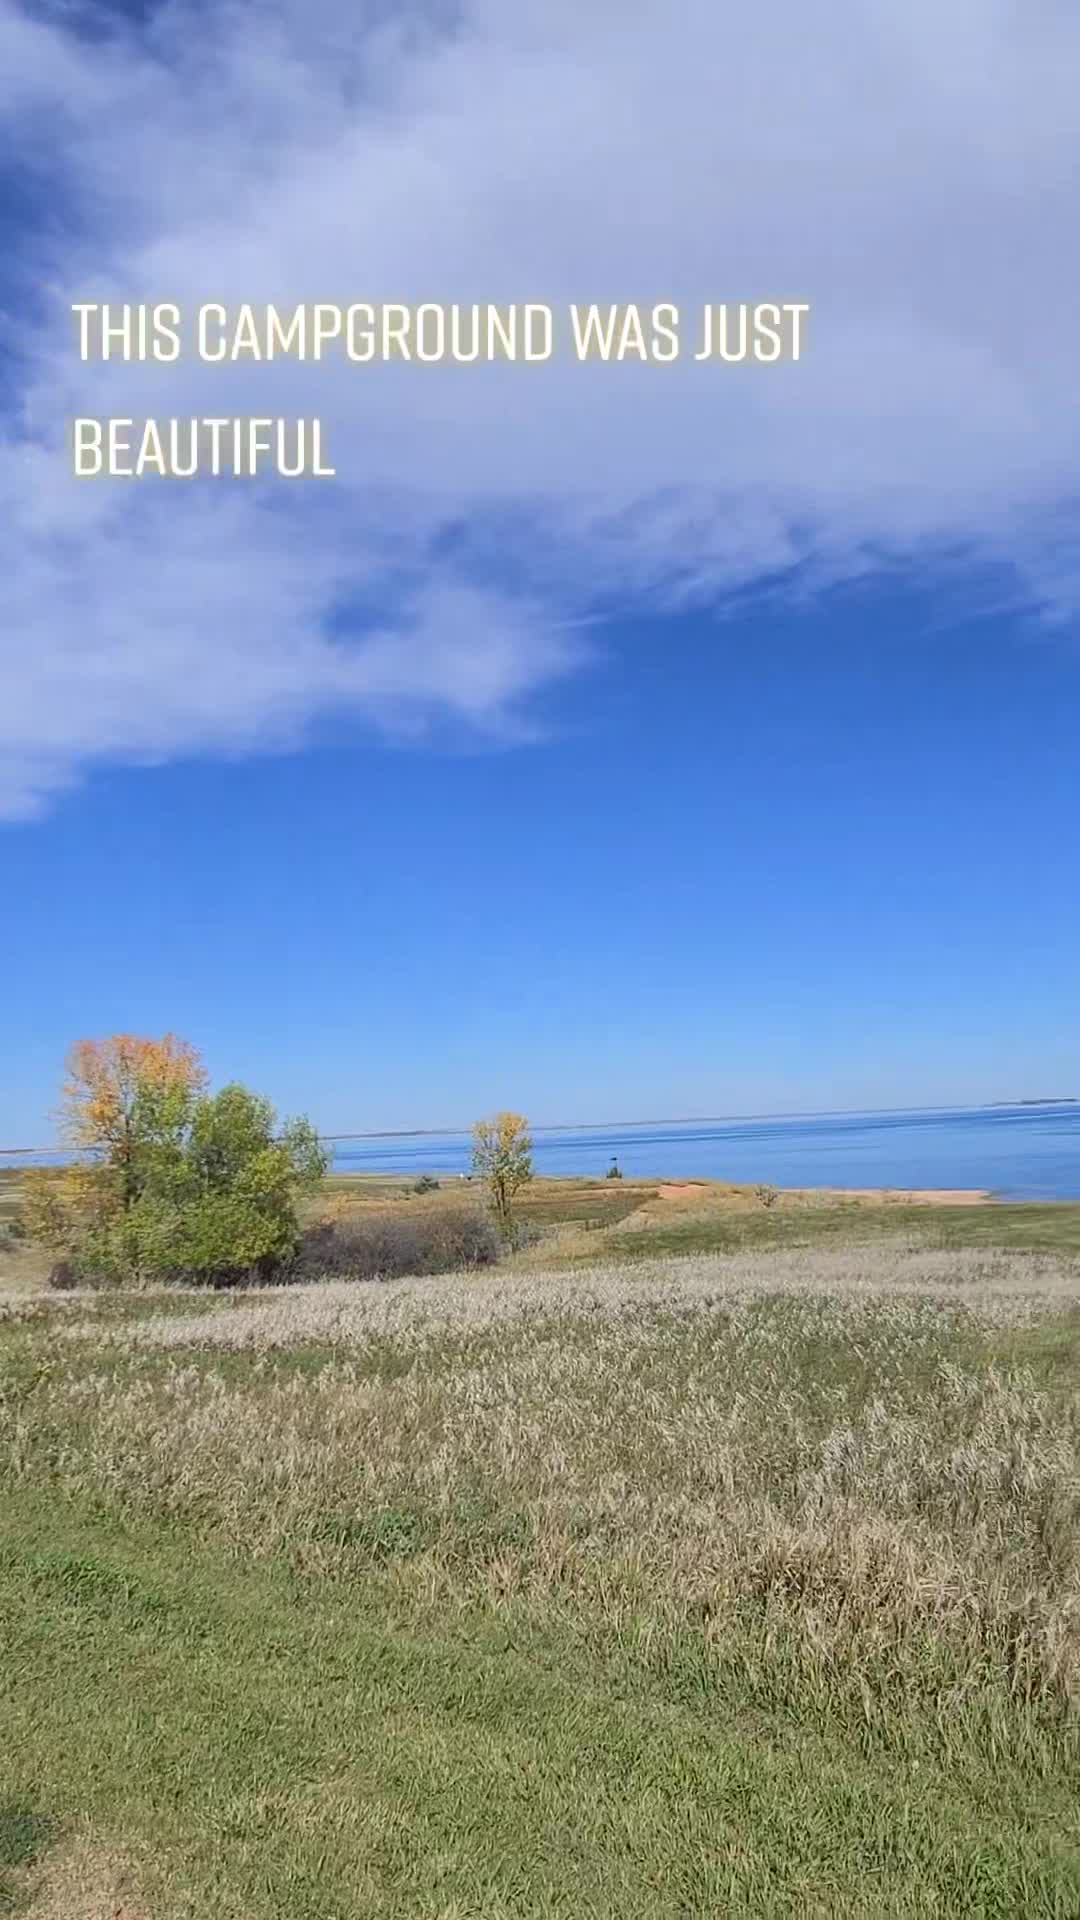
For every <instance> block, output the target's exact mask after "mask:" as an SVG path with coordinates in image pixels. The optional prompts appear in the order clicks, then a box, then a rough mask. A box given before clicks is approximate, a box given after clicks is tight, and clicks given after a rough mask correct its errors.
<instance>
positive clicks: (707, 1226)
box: [582, 1202, 1080, 1260]
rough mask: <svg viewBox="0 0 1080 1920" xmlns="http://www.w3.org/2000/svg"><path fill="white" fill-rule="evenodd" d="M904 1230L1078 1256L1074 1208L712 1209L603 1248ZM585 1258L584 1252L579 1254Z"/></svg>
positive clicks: (931, 1242) (680, 1247) (1079, 1218)
mask: <svg viewBox="0 0 1080 1920" xmlns="http://www.w3.org/2000/svg"><path fill="white" fill-rule="evenodd" d="M900 1234H904V1235H908V1236H910V1237H911V1238H912V1239H913V1240H917V1241H918V1242H919V1243H920V1244H922V1245H925V1246H933V1247H944V1248H949V1247H987V1248H1016V1249H1017V1250H1018V1251H1024V1252H1048V1253H1065V1254H1069V1255H1074V1254H1075V1255H1080V1206H1077V1205H1074V1204H1072V1203H1067V1202H1058V1203H1054V1204H1048V1205H1040V1206H1020V1205H1015V1206H1014V1205H1003V1206H993V1205H979V1206H970V1207H965V1206H959V1207H954V1206H945V1207H941V1206H933V1205H930V1206H921V1205H919V1206H905V1205H903V1204H902V1203H894V1204H891V1205H889V1206H882V1207H874V1206H865V1205H863V1204H861V1203H856V1202H847V1203H844V1202H841V1203H840V1204H838V1205H834V1206H822V1207H806V1208H792V1209H791V1210H790V1211H788V1210H786V1209H784V1208H783V1207H776V1208H768V1209H767V1208H761V1209H760V1210H759V1211H753V1210H751V1209H749V1208H746V1209H735V1208H732V1209H731V1210H730V1211H728V1210H718V1211H717V1213H716V1214H715V1215H713V1216H712V1217H709V1216H705V1215H695V1216H692V1217H690V1218H686V1219H679V1218H678V1217H677V1216H676V1217H675V1218H673V1219H672V1220H671V1221H670V1222H666V1221H665V1222H661V1223H660V1224H658V1225H656V1226H651V1227H649V1228H648V1229H647V1230H645V1231H642V1232H640V1233H639V1232H636V1231H634V1232H629V1233H624V1234H619V1233H617V1232H616V1233H611V1234H608V1235H606V1236H605V1249H606V1253H607V1254H609V1255H610V1256H611V1257H612V1258H613V1259H618V1260H632V1259H646V1258H648V1259H651V1258H653V1257H655V1256H656V1255H659V1254H691V1253H736V1252H741V1251H742V1250H743V1249H745V1248H761V1249H768V1248H771V1247H816V1246H824V1245H829V1244H833V1245H843V1244H845V1243H846V1242H850V1241H854V1240H872V1239H873V1238H875V1237H888V1238H895V1237H896V1236H897V1235H900ZM582 1257H588V1256H582Z"/></svg>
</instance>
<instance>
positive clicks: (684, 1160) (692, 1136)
mask: <svg viewBox="0 0 1080 1920" xmlns="http://www.w3.org/2000/svg"><path fill="white" fill-rule="evenodd" d="M533 1140H534V1155H533V1159H534V1165H535V1167H536V1171H537V1173H539V1174H544V1173H547V1174H591V1175H593V1176H596V1175H600V1174H604V1173H606V1172H607V1169H608V1167H609V1166H610V1164H611V1160H612V1158H613V1157H615V1158H616V1159H617V1160H618V1163H619V1166H620V1167H621V1169H622V1171H623V1173H624V1174H626V1175H627V1176H628V1177H630V1176H640V1177H644V1178H653V1177H663V1178H666V1179H684V1180H734V1181H739V1182H743V1181H748V1182H757V1181H762V1182H769V1183H771V1184H772V1185H774V1186H777V1187H980V1188H989V1189H990V1190H991V1191H992V1192H994V1193H996V1194H997V1195H998V1196H999V1197H1000V1198H1002V1199H1007V1200H1080V1104H1075V1105H1074V1104H1073V1103H1071V1102H1068V1103H1065V1102H1063V1103H1061V1104H1060V1105H1053V1106H1029V1107H975V1108H970V1107H969V1108H951V1109H934V1110H925V1111H918V1112H911V1111H904V1112H894V1113H821V1114H787V1115H780V1116H775V1117H769V1116H765V1117H760V1118H757V1119H754V1118H741V1119H740V1118H732V1119H728V1120H696V1121H695V1120H692V1121H686V1122H683V1123H680V1124H678V1125H665V1124H663V1123H660V1124H656V1125H650V1124H648V1123H643V1124H640V1125H635V1126H600V1127H574V1128H566V1127H561V1128H544V1127H536V1128H534V1129H533ZM469 1159H470V1147H469V1139H468V1136H467V1135H466V1134H457V1133H444V1134H428V1135H416V1134H413V1135H393V1134H381V1135H377V1136H370V1137H368V1138H365V1139H363V1140H355V1141H342V1142H341V1143H340V1144H339V1145H338V1146H337V1147H336V1150H335V1154H334V1166H335V1168H336V1169H337V1171H339V1172H341V1173H350V1172H351V1173H400V1174H403V1175H404V1174H410V1175H412V1176H413V1177H414V1178H415V1177H416V1176H418V1175H419V1174H421V1173H430V1174H433V1175H436V1176H438V1175H440V1174H455V1173H464V1172H467V1170H468V1167H469Z"/></svg>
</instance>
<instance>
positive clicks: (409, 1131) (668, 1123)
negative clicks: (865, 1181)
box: [0, 1094, 1080, 1159]
mask: <svg viewBox="0 0 1080 1920" xmlns="http://www.w3.org/2000/svg"><path fill="white" fill-rule="evenodd" d="M1077 1104H1080V1102H1078V1099H1077V1096H1076V1095H1075V1094H1063V1095H1060V1096H1058V1097H1057V1098H1055V1099H1032V1098H1031V1097H1030V1096H1028V1097H1026V1098H1024V1099H1020V1100H979V1101H976V1102H975V1103H974V1104H970V1103H962V1102H961V1103H957V1102H951V1103H948V1104H946V1105H944V1106H930V1107H927V1106H921V1105H918V1106H909V1107H787V1108H782V1109H780V1110H779V1111H775V1110H774V1111H772V1112H767V1113H712V1114H685V1115H683V1116H681V1117H679V1118H675V1119H671V1118H668V1119H646V1120H536V1121H528V1122H527V1123H526V1124H527V1125H528V1126H529V1128H530V1131H532V1132H533V1133H599V1132H605V1131H611V1130H612V1129H615V1128H619V1127H715V1126H719V1125H720V1124H721V1123H723V1122H727V1121H732V1120H830V1119H836V1120H842V1119H850V1118H852V1117H855V1116H858V1115H862V1114H865V1115H867V1116H870V1115H872V1114H884V1115H888V1114H893V1113H987V1112H990V1111H992V1110H994V1109H996V1108H1003V1107H1025V1106H1026V1107H1068V1106H1076V1105H1077ZM475 1124H476V1123H475V1122H474V1121H469V1122H467V1123H466V1124H465V1125H464V1126H456V1127H373V1128H368V1129H366V1130H365V1131H363V1132H360V1133H320V1134H319V1135H318V1138H319V1139H320V1140H321V1141H325V1142H326V1143H327V1144H328V1145H335V1144H337V1143H338V1142H340V1141H343V1140H436V1139H440V1138H442V1137H444V1136H446V1135H449V1134H456V1135H463V1136H468V1135H469V1134H470V1133H471V1132H472V1130H473V1126H474V1125H475ZM93 1151H94V1149H93V1148H92V1147H83V1148H79V1147H66V1146H65V1145H64V1144H63V1142H61V1141H56V1142H54V1143H53V1144H52V1145H49V1146H42V1147H0V1158H11V1159H15V1158H18V1157H19V1156H21V1155H24V1154H37V1153H79V1152H83V1153H92V1152H93Z"/></svg>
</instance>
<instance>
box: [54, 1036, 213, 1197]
mask: <svg viewBox="0 0 1080 1920" xmlns="http://www.w3.org/2000/svg"><path fill="white" fill-rule="evenodd" d="M205 1088H206V1069H205V1067H204V1066H203V1063H202V1060H201V1059H200V1057H199V1054H198V1053H197V1052H196V1050H195V1048H194V1047H192V1046H189V1044H188V1042H187V1041H186V1040H178V1039H177V1037H176V1035H175V1034H172V1033H167V1034H165V1036H164V1038H163V1039H161V1040H144V1039H142V1038H141V1037H140V1036H139V1035H138V1034H134V1033H114V1034H112V1035H110V1037H109V1038H108V1039H107V1040H79V1041H77V1042H76V1043H75V1045H74V1046H73V1047H72V1049H71V1051H70V1053H69V1054H68V1059H67V1078H66V1079H65V1081H64V1087H63V1092H62V1094H61V1102H62V1107H61V1114H60V1124H61V1128H62V1132H63V1138H64V1140H65V1143H66V1144H67V1145H68V1146H70V1147H76V1148H80V1149H82V1150H83V1151H86V1150H89V1151H91V1152H98V1153H100V1154H101V1155H102V1156H103V1158H104V1161H105V1163H106V1164H107V1166H108V1167H109V1169H110V1171H111V1173H112V1174H113V1177H114V1180H115V1183H116V1186H117V1189H118V1197H119V1199H120V1202H121V1205H122V1206H124V1207H125V1208H127V1207H131V1206H134V1204H135V1202H136V1200H137V1199H138V1198H139V1195H140V1194H141V1193H142V1192H143V1191H144V1189H145V1188H146V1186H147V1183H148V1182H149V1180H150V1179H151V1178H153V1177H154V1176H155V1175H156V1174H158V1173H159V1172H160V1170H161V1167H162V1163H163V1161H164V1160H166V1159H167V1158H168V1156H170V1155H174V1154H176V1153H177V1152H178V1151H179V1148H180V1145H181V1142H182V1141H183V1138H184V1133H185V1130H186V1128H187V1126H188V1124H189V1122H190V1120H191V1114H192V1109H193V1107H194V1105H195V1102H196V1100H197V1099H198V1097H199V1095H200V1094H201V1093H203V1092H204V1091H205Z"/></svg>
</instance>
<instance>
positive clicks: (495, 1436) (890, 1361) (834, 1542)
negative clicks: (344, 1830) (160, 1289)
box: [0, 1243, 1080, 1753]
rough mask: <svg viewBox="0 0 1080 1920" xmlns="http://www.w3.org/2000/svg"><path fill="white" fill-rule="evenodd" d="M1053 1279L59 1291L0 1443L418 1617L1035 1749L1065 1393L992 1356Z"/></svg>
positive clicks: (24, 1474)
mask: <svg viewBox="0 0 1080 1920" xmlns="http://www.w3.org/2000/svg"><path fill="white" fill-rule="evenodd" d="M1078 1295H1080V1279H1078V1274H1077V1269H1076V1267H1075V1266H1074V1265H1072V1264H1071V1263H1068V1262H1064V1261H1060V1260H1058V1259H1056V1258H1054V1257H1034V1256H1032V1257H1021V1256H1016V1255H995V1254H986V1253H978V1252H972V1253H940V1252H928V1251H926V1250H925V1249H919V1248H912V1247H905V1246H903V1245H895V1246H892V1247H884V1246H882V1245H881V1244H880V1243H878V1244H876V1245H875V1246H874V1247H873V1248H872V1249H866V1250H860V1249H858V1248H849V1249H846V1250H844V1251H843V1252H831V1251H830V1252H815V1253H812V1254H811V1253H807V1252H800V1253H791V1254H784V1255H780V1254H775V1253H774V1254H768V1255H760V1256H755V1255H746V1256H739V1257H735V1258H730V1259H726V1258H720V1257H715V1256H714V1257H702V1258H698V1259H690V1260H683V1261H671V1260H669V1261H663V1262H658V1263H655V1264H654V1265H641V1266H635V1267H634V1268H631V1269H619V1268H597V1269H594V1270H591V1271H588V1272H584V1273H583V1272H580V1271H579V1272H575V1273H572V1274H563V1275H559V1274H554V1275H537V1274H523V1273H519V1274H514V1273H501V1274H498V1275H496V1276H494V1277H492V1278H474V1279H467V1280H450V1281H447V1280H441V1281H432V1280H417V1281H409V1282H402V1283H397V1284H394V1285H383V1286H380V1285H372V1286H352V1287H350V1286H345V1285H339V1284H338V1285H326V1286H321V1287H312V1288H307V1289H283V1290H280V1291H277V1292H274V1291H268V1292H266V1293H265V1294H260V1295H258V1296H257V1297H254V1298H250V1297H249V1298H247V1299H242V1300H234V1299H228V1300H224V1301H220V1302H216V1303H214V1304H213V1305H212V1306H210V1307H203V1308H200V1309H198V1310H195V1303H194V1302H193V1301H192V1300H190V1299H187V1300H184V1301H178V1302H176V1303H175V1306H176V1307H177V1308H179V1309H180V1310H179V1311H168V1312H166V1311H161V1312H151V1313H150V1314H149V1316H147V1315H145V1314H143V1315H141V1316H140V1317H136V1318H126V1317H118V1316H117V1315H116V1314H115V1312H113V1311H111V1310H109V1311H105V1310H101V1311H98V1310H97V1309H96V1308H94V1307H93V1306H91V1307H90V1308H87V1305H86V1302H85V1299H84V1300H83V1301H82V1302H81V1307H80V1310H79V1311H78V1312H77V1313H73V1312H72V1311H71V1308H70V1305H67V1304H65V1305H64V1306H63V1308H62V1310H61V1312H60V1313H58V1314H57V1317H56V1320H55V1322H54V1323H53V1326H54V1330H53V1332H52V1334H51V1336H50V1339H51V1346H50V1354H51V1360H50V1361H49V1363H48V1364H47V1365H46V1367H45V1370H44V1372H43V1373H42V1374H41V1375H40V1377H35V1380H34V1383H33V1385H32V1386H31V1388H30V1389H28V1390H23V1391H21V1392H19V1393H16V1394H12V1395H11V1396H10V1397H9V1399H8V1400H6V1401H5V1402H4V1404H3V1406H2V1408H0V1443H2V1445H3V1448H4V1452H5V1457H6V1459H7V1462H8V1469H7V1470H8V1472H9V1473H10V1474H11V1475H13V1476H14V1478H15V1479H16V1480H17V1481H21V1482H23V1483H28V1484H32V1483H34V1482H35V1481H38V1480H40V1479H42V1478H43V1477H44V1478H46V1479H47V1480H48V1482H49V1483H50V1486H51V1487H52V1488H53V1489H54V1490H61V1491H65V1492H68V1493H71V1494H73V1495H77V1496H79V1497H80V1498H86V1497H87V1496H89V1497H90V1498H92V1499H93V1501H94V1502H95V1503H101V1502H104V1503H105V1504H106V1505H107V1506H109V1507H110V1508H112V1509H115V1510H118V1511H120V1512H123V1513H126V1514H129V1515H139V1514H153V1515H155V1516H156V1517H158V1518H168V1519H169V1520H172V1521H176V1522H178V1523H182V1525H183V1527H184V1528H185V1530H186V1531H189V1532H191V1533H193V1534H194V1535H196V1536H201V1537H204V1538H213V1539H214V1540H216V1541H218V1542H224V1543H227V1544H228V1545H229V1546H231V1548H232V1549H233V1550H234V1551H235V1552H236V1553H237V1554H241V1555H245V1556H247V1555H252V1556H266V1555H270V1554H281V1553H284V1554H286V1555H288V1556H289V1557H290V1558H291V1559H292V1561H293V1564H294V1565H295V1566H296V1568H297V1569H298V1570H300V1571H302V1572H305V1573H311V1572H314V1573H318V1574H320V1575H322V1576H329V1577H349V1578H354V1577H357V1576H358V1575H361V1574H362V1575H363V1577H364V1578H365V1579H367V1580H368V1581H377V1582H381V1583H383V1586H384V1588H385V1594H386V1601H387V1605H388V1606H389V1607H392V1608H395V1609H401V1608H407V1609H408V1610H409V1613H410V1615H411V1616H412V1617H420V1616H423V1615H425V1614H428V1615H430V1614H434V1613H439V1614H441V1615H444V1616H445V1613H446V1610H447V1609H450V1610H451V1612H457V1613H459V1614H460V1613H464V1612H467V1611H468V1610H470V1609H476V1608H483V1609H484V1610H486V1611H490V1610H491V1609H495V1610H496V1612H497V1613H499V1614H501V1615H502V1616H504V1617H506V1618H507V1619H511V1618H519V1619H522V1620H528V1621H529V1622H530V1623H532V1624H533V1625H537V1624H539V1625H543V1623H545V1622H548V1623H550V1624H555V1623H558V1624H559V1625H560V1626H561V1627H563V1628H570V1629H571V1630H572V1631H573V1632H574V1633H576V1634H580V1635H584V1636H585V1637H586V1638H587V1639H588V1640H589V1641H590V1643H592V1644H594V1645H606V1646H609V1647H610V1648H612V1649H613V1650H615V1651H616V1652H617V1653H619V1654H621V1655H623V1656H625V1655H626V1654H628V1653H631V1654H632V1656H633V1658H634V1660H636V1661H642V1660H644V1661H645V1662H646V1663H650V1664H654V1665H659V1666H664V1667H666V1668H667V1669H668V1670H670V1669H671V1668H672V1666H673V1664H674V1663H678V1662H686V1661H690V1664H691V1667H692V1670H693V1672H694V1674H695V1676H696V1678H695V1681H694V1684H695V1685H697V1684H701V1685H706V1686H709V1685H714V1684H715V1685H727V1686H729V1687H735V1688H736V1689H737V1690H738V1691H739V1694H740V1697H743V1698H746V1699H749V1700H751V1701H757V1702H759V1703H761V1704H767V1705H769V1706H770V1707H775V1706H776V1705H777V1704H780V1705H781V1706H782V1705H783V1704H784V1703H785V1702H788V1703H789V1704H790V1705H791V1707H792V1710H793V1711H794V1710H798V1711H799V1712H800V1713H805V1712H806V1710H807V1703H808V1702H811V1703H813V1702H815V1701H816V1702H817V1704H818V1706H820V1708H821V1709H822V1710H823V1711H824V1710H828V1711H832V1710H839V1711H842V1712H843V1713H845V1714H847V1715H849V1716H850V1715H854V1716H855V1718H856V1719H859V1718H860V1717H861V1718H863V1719H865V1722H866V1724H867V1725H868V1726H872V1725H873V1724H875V1723H878V1722H881V1721H882V1719H883V1718H888V1719H889V1721H890V1725H891V1727H892V1731H893V1734H894V1736H897V1737H900V1736H902V1735H904V1731H905V1729H906V1730H907V1732H908V1733H909V1734H910V1736H911V1738H912V1739H916V1738H920V1739H921V1738H923V1737H925V1735H926V1730H927V1728H928V1727H929V1728H930V1729H931V1730H933V1729H934V1728H936V1730H937V1735H939V1736H940V1737H941V1738H942V1739H944V1740H946V1741H947V1740H948V1738H949V1726H950V1716H955V1715H961V1716H964V1717H965V1720H966V1722H967V1723H968V1724H969V1726H970V1723H971V1722H972V1720H973V1718H974V1719H975V1720H978V1722H979V1723H980V1724H981V1725H982V1726H983V1727H984V1729H985V1735H986V1738H987V1739H989V1740H990V1742H991V1743H992V1744H993V1743H995V1742H996V1743H998V1744H999V1745H1000V1746H1001V1747H1002V1748H1005V1747H1008V1748H1009V1749H1010V1750H1013V1751H1016V1750H1022V1751H1027V1750H1030V1751H1031V1752H1032V1753H1034V1752H1036V1751H1037V1750H1038V1746H1039V1742H1041V1741H1045V1740H1046V1739H1052V1740H1053V1741H1058V1740H1060V1739H1062V1738H1064V1739H1067V1740H1070V1741H1071V1740H1073V1739H1074V1738H1075V1721H1074V1709H1075V1705H1076V1696H1077V1686H1078V1674H1080V1669H1078V1655H1080V1403H1078V1401H1077V1398H1076V1396H1075V1394H1071V1393H1060V1392H1051V1391H1050V1390H1049V1389H1048V1388H1046V1387H1045V1386H1043V1385H1040V1384H1039V1383H1038V1382H1037V1380H1036V1377H1035V1375H1034V1374H1033V1373H1032V1372H1031V1370H1030V1369H1029V1368H1028V1367H1027V1366H1025V1365H1022V1364H1013V1363H1011V1362H1010V1361H1009V1359H1008V1357H1007V1356H1006V1357H1005V1358H1002V1357H1001V1351H1002V1344H1003V1342H1004V1343H1006V1345H1007V1343H1008V1341H1009V1340H1011V1339H1015V1338H1017V1337H1019V1336H1020V1335H1021V1334H1022V1333H1023V1330H1024V1329H1029V1330H1030V1329H1031V1328H1032V1327H1033V1326H1036V1325H1037V1324H1038V1323H1039V1322H1040V1321H1042V1320H1043V1319H1046V1318H1050V1319H1053V1318H1055V1317H1059V1316H1061V1315H1062V1314H1066V1313H1068V1312H1069V1310H1070V1309H1071V1308H1072V1307H1073V1306H1074V1304H1075V1302H1076V1300H1077V1298H1078ZM27 1304H28V1308H29V1304H30V1303H27ZM60 1304H61V1303H60V1302H56V1303H55V1305H56V1306H60ZM30 1331H31V1330H30V1329H29V1328H28V1329H27V1335H28V1337H29V1335H30ZM988 1343H993V1346H994V1347H995V1349H996V1351H997V1353H998V1357H997V1358H996V1359H995V1358H992V1357H991V1350H990V1344H988ZM928 1708H929V1709H931V1711H930V1713H929V1714H928V1712H927V1709H928Z"/></svg>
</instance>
